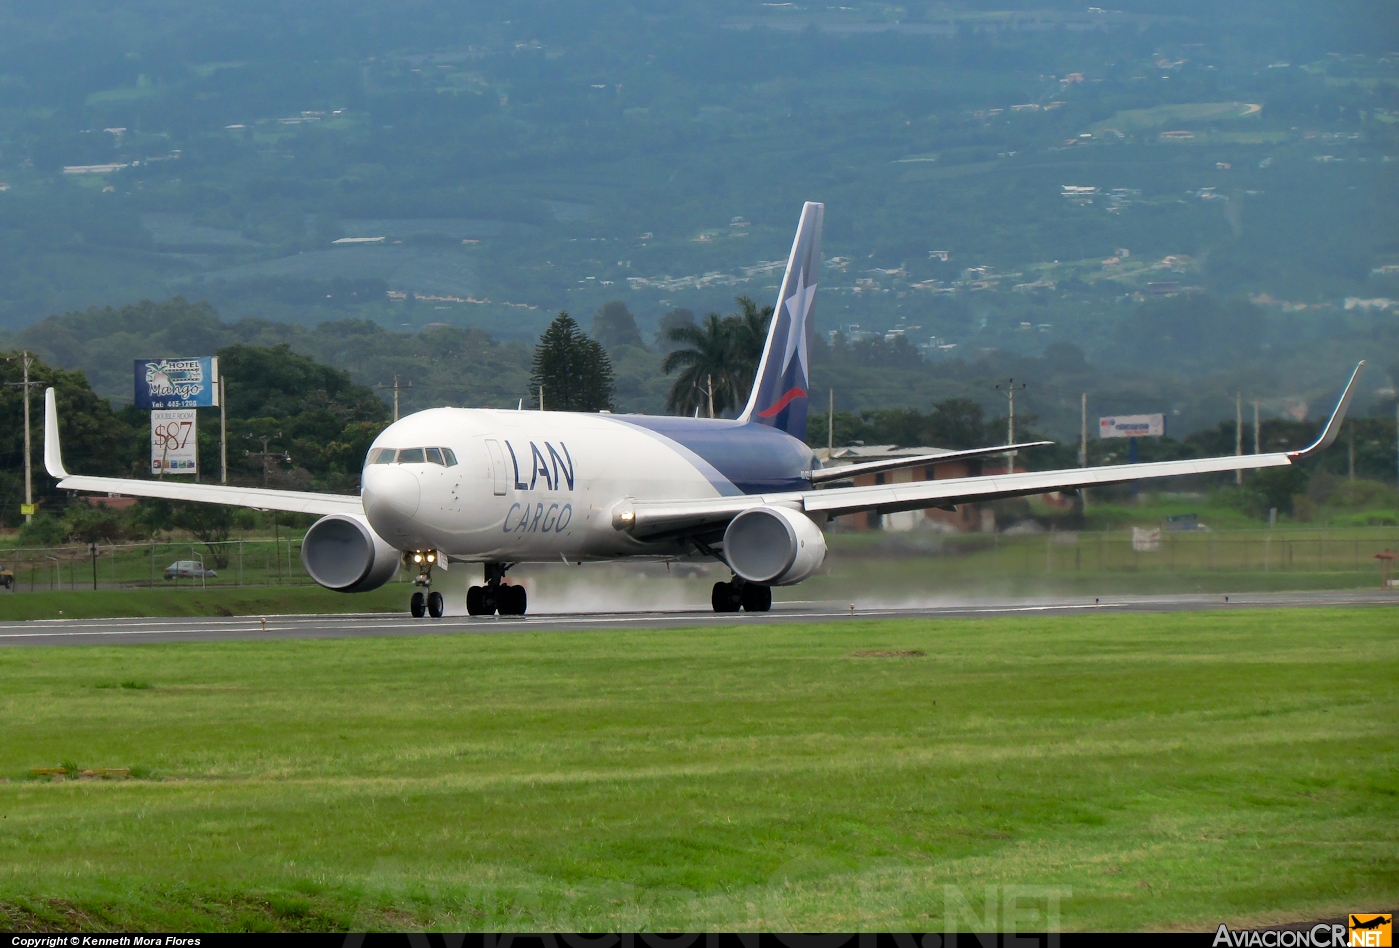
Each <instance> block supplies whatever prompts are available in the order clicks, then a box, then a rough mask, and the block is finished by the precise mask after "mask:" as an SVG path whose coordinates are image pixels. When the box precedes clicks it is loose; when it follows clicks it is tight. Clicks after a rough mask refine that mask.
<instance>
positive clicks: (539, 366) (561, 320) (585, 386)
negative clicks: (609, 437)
mask: <svg viewBox="0 0 1399 948" xmlns="http://www.w3.org/2000/svg"><path fill="white" fill-rule="evenodd" d="M532 369H533V371H532V373H531V375H530V380H529V382H530V393H531V395H532V396H533V398H532V399H531V400H532V401H533V403H534V405H535V407H536V408H539V407H541V406H540V403H539V395H540V392H539V390H540V389H541V388H543V390H544V404H543V406H542V407H543V408H546V409H548V410H549V411H604V410H606V411H611V410H612V360H611V359H609V358H608V357H607V351H606V350H605V349H603V347H602V346H600V345H599V344H598V343H597V341H596V340H593V339H589V338H588V335H587V334H586V333H584V332H583V330H581V329H579V328H578V323H577V321H575V320H574V318H573V317H572V316H570V315H568V313H566V312H560V313H559V315H558V316H556V317H555V318H554V321H553V322H552V323H550V324H549V328H548V329H546V330H544V335H542V336H540V337H539V344H538V345H537V346H535V347H534V362H533V365H532Z"/></svg>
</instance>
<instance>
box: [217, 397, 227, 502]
mask: <svg viewBox="0 0 1399 948" xmlns="http://www.w3.org/2000/svg"><path fill="white" fill-rule="evenodd" d="M219 483H220V484H227V483H228V380H227V379H225V378H224V377H223V376H222V375H220V376H219Z"/></svg>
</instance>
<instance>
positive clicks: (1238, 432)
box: [1234, 392, 1244, 487]
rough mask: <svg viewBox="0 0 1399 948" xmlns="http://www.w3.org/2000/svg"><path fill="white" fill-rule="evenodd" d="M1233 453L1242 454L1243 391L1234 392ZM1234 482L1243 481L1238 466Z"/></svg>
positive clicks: (1242, 471) (1238, 455) (1241, 455)
mask: <svg viewBox="0 0 1399 948" xmlns="http://www.w3.org/2000/svg"><path fill="white" fill-rule="evenodd" d="M1234 455H1235V456H1236V457H1243V456H1244V395H1243V392H1235V393H1234ZM1234 483H1235V484H1238V485H1239V486H1240V487H1242V486H1243V483H1244V469H1243V468H1239V469H1238V470H1237V471H1235V472H1234Z"/></svg>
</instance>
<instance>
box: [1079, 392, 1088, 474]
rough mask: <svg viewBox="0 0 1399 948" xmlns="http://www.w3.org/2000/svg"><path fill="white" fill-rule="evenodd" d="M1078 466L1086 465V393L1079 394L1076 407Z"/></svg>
mask: <svg viewBox="0 0 1399 948" xmlns="http://www.w3.org/2000/svg"><path fill="white" fill-rule="evenodd" d="M1078 466H1079V467H1087V466H1088V393H1087V392H1083V393H1082V394H1081V395H1079V409H1078Z"/></svg>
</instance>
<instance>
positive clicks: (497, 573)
mask: <svg viewBox="0 0 1399 948" xmlns="http://www.w3.org/2000/svg"><path fill="white" fill-rule="evenodd" d="M510 566H511V564H510V563H487V564H486V585H484V586H472V587H471V588H470V589H468V590H467V591H466V611H467V613H468V614H469V615H473V616H491V615H495V614H496V613H497V612H499V613H500V614H501V615H503V616H522V615H524V614H525V608H526V606H528V604H529V603H528V597H527V595H526V594H525V587H523V586H507V585H506V584H505V583H504V582H503V580H504V579H505V571H506V570H508V569H509V568H510Z"/></svg>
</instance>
